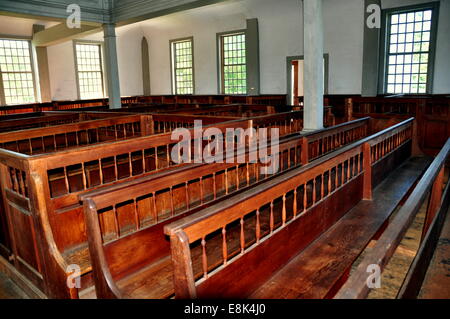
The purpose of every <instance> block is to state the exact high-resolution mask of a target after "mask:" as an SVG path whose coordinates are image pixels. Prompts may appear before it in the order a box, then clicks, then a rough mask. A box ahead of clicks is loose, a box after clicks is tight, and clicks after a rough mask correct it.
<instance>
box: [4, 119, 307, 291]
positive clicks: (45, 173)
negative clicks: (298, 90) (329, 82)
mask: <svg viewBox="0 0 450 319" xmlns="http://www.w3.org/2000/svg"><path fill="white" fill-rule="evenodd" d="M278 116H279V115H278V114H277V115H276V116H273V118H272V117H271V116H266V117H264V119H262V120H260V119H258V121H262V122H261V123H264V122H266V123H267V126H269V125H270V123H272V122H276V121H278ZM284 116H285V117H286V118H290V119H292V120H293V121H300V120H301V114H300V113H299V112H289V113H286V114H285V115H284ZM253 120H254V119H252V118H250V119H241V120H234V121H230V122H224V123H218V124H214V127H216V128H218V129H219V130H221V131H222V133H225V131H226V129H227V128H228V129H229V128H242V129H244V130H245V129H247V128H253V127H254V125H253ZM261 123H260V124H261ZM274 125H275V124H274ZM207 128H208V127H207V126H205V127H203V131H204V130H206V129H207ZM300 128H301V127H300ZM283 131H284V132H290V133H295V132H294V131H289V130H288V129H284V130H283ZM190 132H191V136H193V135H194V134H193V131H192V129H191V131H190ZM177 142H178V141H174V140H172V136H171V133H165V134H157V135H151V136H144V137H137V138H132V139H129V140H122V141H115V142H110V143H102V144H94V145H89V146H83V147H77V148H71V149H66V150H59V151H56V152H53V153H47V154H35V153H33V155H26V154H22V153H17V152H14V151H10V150H6V149H0V161H1V164H0V168H1V167H3V169H4V172H5V174H6V175H5V178H8V176H9V175H8V174H10V173H8V172H10V170H9V167H13V168H17V169H19V170H21V171H23V172H25V176H26V177H27V178H26V182H25V185H27V189H28V191H29V196H30V206H29V212H30V214H31V215H30V216H32V218H33V223H34V225H40V226H39V227H38V228H36V229H35V230H33V231H34V233H33V232H31V230H29V229H25V231H26V232H29V233H30V234H38V235H36V236H38V238H42V239H43V240H44V242H42V241H39V240H38V241H37V242H34V243H33V242H31V241H30V242H25V241H20V240H19V239H17V240H15V242H13V243H11V245H12V246H14V245H16V246H17V247H20V248H18V250H17V251H15V252H14V253H13V254H12V256H15V255H17V258H25V257H24V256H21V254H26V255H27V256H26V258H25V260H28V259H29V261H30V260H32V259H33V260H34V261H33V262H31V261H30V262H27V264H29V265H36V267H37V265H38V264H41V265H42V264H46V265H47V264H48V267H50V268H51V267H53V266H55V265H56V264H61V263H60V262H59V261H61V259H63V258H62V255H61V252H66V251H67V250H71V249H74V248H76V247H77V246H79V245H81V244H83V243H86V235H85V231H84V219H83V216H82V214H81V210H82V208H81V206H79V204H78V195H80V194H82V193H83V192H86V191H88V190H94V189H96V188H99V187H103V186H105V185H113V184H116V183H121V182H123V181H126V180H131V179H135V178H138V177H142V176H146V175H150V174H154V173H157V172H162V171H165V170H167V169H171V168H175V167H181V166H183V165H188V164H185V163H176V162H174V161H172V160H171V159H170V152H171V149H172V147H173V145H174V144H176V143H177ZM205 142H207V141H205ZM31 185H34V186H33V187H32V186H31ZM18 196H21V195H20V194H19V195H18ZM3 199H4V200H5V201H7V202H8V201H11V196H10V197H7V196H6V195H4V196H3ZM12 200H13V202H15V201H17V199H16V197H14V199H12ZM5 205H7V204H5ZM9 206H10V207H11V208H8V209H7V210H6V211H5V215H6V216H8V214H9V212H10V211H13V210H14V209H15V207H16V206H17V205H12V206H11V205H9ZM8 211H9V212H8ZM24 211H25V210H24ZM42 223H45V225H46V227H44V225H43V224H42ZM18 225H21V224H20V223H17V225H16V231H20V230H19V229H21V228H22V227H20V226H18ZM9 229H11V227H9ZM41 231H42V233H40V232H41ZM39 236H40V237H39ZM33 247H37V248H36V249H37V251H38V254H34V253H33V252H32V248H33ZM58 260H59V261H58ZM57 261H58V262H57ZM55 267H56V266H55ZM58 267H59V266H58ZM31 268H32V269H33V270H31V271H34V270H36V271H37V273H39V271H38V269H37V268H34V267H31ZM22 270H23V272H24V274H25V275H26V274H27V273H28V272H29V271H30V270H25V268H22ZM44 275H45V276H48V277H45V276H44ZM42 276H44V277H45V278H44V279H43V280H40V284H39V287H41V288H42V289H43V290H45V292H46V293H47V294H48V295H49V296H55V297H56V296H59V297H62V298H67V297H69V295H68V294H72V293H73V291H74V290H67V287H66V286H65V284H61V285H58V286H54V285H53V282H54V280H55V278H56V277H57V278H59V279H58V280H60V279H61V278H62V277H64V276H65V268H63V269H59V268H58V269H53V271H49V272H45V274H42V273H41V275H40V277H42ZM54 276H55V277H54Z"/></svg>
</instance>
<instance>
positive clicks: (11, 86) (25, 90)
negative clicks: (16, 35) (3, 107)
mask: <svg viewBox="0 0 450 319" xmlns="http://www.w3.org/2000/svg"><path fill="white" fill-rule="evenodd" d="M0 72H1V79H2V84H3V94H4V98H5V103H6V104H24V103H34V102H36V91H35V88H34V79H33V67H32V64H31V46H30V42H29V41H28V40H13V39H0Z"/></svg>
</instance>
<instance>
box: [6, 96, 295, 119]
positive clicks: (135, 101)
mask: <svg viewBox="0 0 450 319" xmlns="http://www.w3.org/2000/svg"><path fill="white" fill-rule="evenodd" d="M178 103H180V104H205V105H206V104H209V105H217V104H233V103H241V104H262V105H272V106H284V105H286V95H261V96H230V95H156V96H130V97H122V104H123V105H128V106H130V105H139V104H178ZM107 106H108V99H106V98H101V99H92V100H78V101H52V102H45V103H31V104H22V105H7V106H1V107H0V115H6V114H15V113H26V112H40V111H59V110H73V109H80V108H86V107H107Z"/></svg>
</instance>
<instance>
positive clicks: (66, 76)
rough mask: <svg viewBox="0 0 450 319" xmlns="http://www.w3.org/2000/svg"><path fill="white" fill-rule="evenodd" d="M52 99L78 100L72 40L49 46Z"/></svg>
mask: <svg viewBox="0 0 450 319" xmlns="http://www.w3.org/2000/svg"><path fill="white" fill-rule="evenodd" d="M47 56H48V69H49V74H50V87H51V96H52V100H76V99H78V94H77V79H76V75H75V58H74V52H73V44H72V41H69V42H64V43H61V44H56V45H52V46H49V47H48V48H47Z"/></svg>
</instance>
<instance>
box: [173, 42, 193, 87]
mask: <svg viewBox="0 0 450 319" xmlns="http://www.w3.org/2000/svg"><path fill="white" fill-rule="evenodd" d="M171 52H172V87H173V90H174V93H175V94H194V58H193V53H192V52H193V50H192V38H189V39H183V40H173V41H171Z"/></svg>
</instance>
